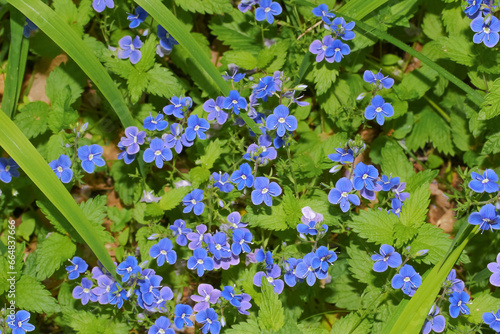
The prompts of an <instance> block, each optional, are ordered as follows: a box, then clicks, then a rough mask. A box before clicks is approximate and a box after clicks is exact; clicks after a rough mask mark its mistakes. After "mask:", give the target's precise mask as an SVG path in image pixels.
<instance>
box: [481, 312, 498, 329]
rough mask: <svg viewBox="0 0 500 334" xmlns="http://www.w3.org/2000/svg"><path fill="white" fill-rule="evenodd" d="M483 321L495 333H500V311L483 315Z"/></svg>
mask: <svg viewBox="0 0 500 334" xmlns="http://www.w3.org/2000/svg"><path fill="white" fill-rule="evenodd" d="M483 321H484V323H485V324H487V325H488V326H490V328H491V329H493V330H494V331H495V332H500V310H498V311H497V312H496V313H495V312H493V311H491V312H486V313H483Z"/></svg>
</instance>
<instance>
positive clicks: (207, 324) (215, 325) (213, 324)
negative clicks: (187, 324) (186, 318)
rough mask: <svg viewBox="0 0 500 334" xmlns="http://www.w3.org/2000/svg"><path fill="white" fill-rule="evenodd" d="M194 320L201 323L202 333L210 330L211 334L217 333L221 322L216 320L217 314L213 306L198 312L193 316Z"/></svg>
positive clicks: (205, 333) (204, 333)
mask: <svg viewBox="0 0 500 334" xmlns="http://www.w3.org/2000/svg"><path fill="white" fill-rule="evenodd" d="M195 319H196V322H198V323H200V324H202V325H203V327H201V331H202V332H203V334H207V333H208V332H210V333H211V334H219V332H220V329H221V323H220V321H218V319H219V316H218V315H217V313H215V311H214V309H213V308H207V309H206V310H202V311H200V312H198V314H196V316H195Z"/></svg>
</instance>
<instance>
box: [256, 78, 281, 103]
mask: <svg viewBox="0 0 500 334" xmlns="http://www.w3.org/2000/svg"><path fill="white" fill-rule="evenodd" d="M277 88H278V87H276V83H275V82H274V79H273V77H271V76H265V77H262V78H260V80H259V83H257V84H256V85H254V86H253V92H252V95H254V94H255V95H254V97H255V99H262V100H263V101H264V102H265V101H267V98H268V97H270V96H272V95H273V93H274V92H276V90H277ZM251 100H252V96H250V101H251Z"/></svg>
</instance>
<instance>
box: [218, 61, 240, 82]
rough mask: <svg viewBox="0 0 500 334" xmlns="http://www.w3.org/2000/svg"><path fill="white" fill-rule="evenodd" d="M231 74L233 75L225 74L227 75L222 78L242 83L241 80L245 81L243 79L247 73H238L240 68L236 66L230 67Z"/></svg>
mask: <svg viewBox="0 0 500 334" xmlns="http://www.w3.org/2000/svg"><path fill="white" fill-rule="evenodd" d="M228 67H229V72H231V75H229V74H227V72H225V74H223V75H222V78H223V79H224V80H226V81H233V82H235V83H236V82H240V81H241V80H243V78H244V77H245V73H238V69H239V67H238V66H236V65H229V66H228Z"/></svg>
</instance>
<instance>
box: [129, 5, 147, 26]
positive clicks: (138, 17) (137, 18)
mask: <svg viewBox="0 0 500 334" xmlns="http://www.w3.org/2000/svg"><path fill="white" fill-rule="evenodd" d="M134 12H135V15H133V14H130V13H129V14H128V16H127V20H129V21H130V24H129V26H128V27H129V28H131V29H132V28H137V27H138V26H139V25H140V24H141V23H142V22H144V20H145V19H146V18H147V17H148V15H149V14H148V13H147V12H146V11H145V10H144V9H142V7H137V8H136V9H135V11H134Z"/></svg>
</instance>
